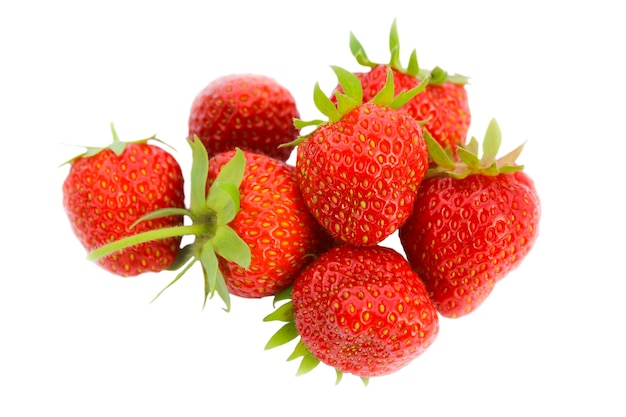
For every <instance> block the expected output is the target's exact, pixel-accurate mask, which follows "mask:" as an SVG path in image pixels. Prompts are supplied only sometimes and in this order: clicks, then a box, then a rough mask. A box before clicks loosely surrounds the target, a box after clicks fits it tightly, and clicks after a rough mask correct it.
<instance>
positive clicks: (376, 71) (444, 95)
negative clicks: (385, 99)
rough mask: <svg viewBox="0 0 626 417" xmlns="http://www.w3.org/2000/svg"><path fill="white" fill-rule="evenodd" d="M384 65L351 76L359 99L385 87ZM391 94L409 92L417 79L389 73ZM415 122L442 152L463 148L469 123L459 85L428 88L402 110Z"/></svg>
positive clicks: (466, 97)
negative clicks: (356, 81) (359, 89)
mask: <svg viewBox="0 0 626 417" xmlns="http://www.w3.org/2000/svg"><path fill="white" fill-rule="evenodd" d="M389 69H390V67H389V66H388V65H377V66H375V67H374V68H372V69H371V70H370V71H368V72H359V73H355V74H356V75H357V77H358V78H359V79H360V80H361V84H362V86H363V99H364V100H371V99H372V98H373V97H375V96H376V94H377V93H378V92H379V91H380V89H381V88H382V87H383V85H384V84H385V80H386V79H387V71H388V70H389ZM392 71H393V75H394V81H395V92H396V94H398V93H399V92H400V91H403V90H405V91H406V90H410V89H412V88H414V87H416V86H417V85H419V83H420V80H419V79H418V78H417V77H414V76H412V75H408V74H405V73H402V72H400V71H398V70H395V69H393V70H392ZM402 109H403V110H405V111H407V112H408V113H409V114H410V115H411V116H413V117H414V118H415V119H417V120H419V121H424V122H426V123H425V125H424V127H425V128H426V129H427V130H428V132H429V133H430V134H431V135H432V136H433V138H434V139H435V140H437V142H439V143H440V144H441V145H442V146H443V147H444V148H445V147H448V146H449V147H450V148H451V149H455V148H456V147H457V146H458V145H461V144H464V143H465V142H466V139H467V132H468V130H469V126H470V123H471V112H470V108H469V100H468V95H467V90H466V88H465V85H463V84H455V83H453V82H450V81H445V82H444V83H442V84H438V85H435V84H428V85H427V86H426V88H425V89H424V91H422V92H421V93H419V94H417V95H416V96H415V97H414V98H413V99H412V100H410V101H409V102H408V103H407V104H405V105H404V106H403V107H402Z"/></svg>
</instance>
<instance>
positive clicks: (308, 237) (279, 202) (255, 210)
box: [207, 151, 327, 298]
mask: <svg viewBox="0 0 626 417" xmlns="http://www.w3.org/2000/svg"><path fill="white" fill-rule="evenodd" d="M234 153H235V151H229V152H224V153H221V154H218V155H216V156H214V157H213V158H211V160H210V163H209V181H208V184H207V185H208V186H210V185H211V184H212V183H213V181H215V178H217V175H218V174H219V171H220V169H221V167H222V166H223V165H224V164H225V163H226V162H228V161H229V160H230V159H231V158H232V156H233V155H234ZM244 155H245V158H246V169H245V172H244V181H243V182H242V183H241V186H240V187H239V191H240V194H241V209H240V211H239V212H238V213H237V216H236V217H235V218H234V219H233V220H232V222H231V223H230V226H231V227H232V228H233V230H234V231H235V232H236V233H237V234H238V235H239V236H241V238H242V239H243V240H244V241H245V242H246V244H248V246H249V247H250V250H251V260H252V261H251V264H250V266H249V268H247V269H244V268H242V267H241V266H239V265H237V264H236V263H235V262H230V261H227V260H225V259H221V261H222V262H221V263H220V269H221V270H222V273H223V274H224V278H225V279H226V284H227V286H228V289H229V290H230V292H231V294H235V295H239V296H242V297H246V298H259V297H265V296H268V295H275V294H277V293H278V292H280V291H282V290H284V289H285V288H286V287H288V286H289V285H291V283H292V282H293V280H294V279H295V276H296V274H297V273H298V272H300V270H301V269H302V268H303V267H304V266H305V265H306V264H307V263H308V261H310V260H311V259H310V258H306V256H307V255H313V254H317V253H318V252H319V251H321V250H323V247H324V246H323V245H324V244H325V243H326V242H327V238H326V237H325V232H324V230H323V229H322V228H321V227H320V226H319V225H318V224H317V222H316V221H315V219H314V218H313V216H312V215H311V213H310V212H309V210H308V209H307V207H306V205H305V203H304V200H303V198H302V195H301V193H300V188H299V186H298V183H297V181H296V170H295V167H293V166H291V165H287V164H286V163H285V162H283V161H280V160H278V159H275V158H271V157H268V156H266V155H262V154H257V153H253V152H248V151H244Z"/></svg>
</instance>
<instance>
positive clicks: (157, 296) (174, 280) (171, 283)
mask: <svg viewBox="0 0 626 417" xmlns="http://www.w3.org/2000/svg"><path fill="white" fill-rule="evenodd" d="M196 262H198V260H197V259H196V258H193V259H192V260H191V261H190V262H189V263H187V265H185V267H184V268H183V269H182V270H181V271H180V272H179V273H178V274H177V275H176V277H175V278H174V279H173V280H172V281H171V282H170V283H169V284H167V285H166V286H165V288H163V289H162V290H161V291H159V293H158V294H157V295H155V296H154V298H153V299H152V301H150V302H151V303H153V302H154V301H155V300H156V299H157V298H159V297H160V296H161V294H163V293H164V292H165V290H167V289H168V288H169V287H171V286H172V285H174V284H175V283H176V281H178V280H179V279H180V278H181V277H182V276H183V275H185V273H186V272H187V271H188V270H189V269H191V267H192V266H193V265H194V264H195V263H196Z"/></svg>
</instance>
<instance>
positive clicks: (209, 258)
mask: <svg viewBox="0 0 626 417" xmlns="http://www.w3.org/2000/svg"><path fill="white" fill-rule="evenodd" d="M200 263H201V264H202V269H203V270H204V305H203V307H204V306H206V301H207V299H208V298H212V297H213V294H214V293H215V287H216V282H217V275H218V273H219V261H218V260H217V256H216V255H215V251H214V250H213V247H212V246H211V245H210V244H205V245H204V246H203V247H202V249H201V250H200Z"/></svg>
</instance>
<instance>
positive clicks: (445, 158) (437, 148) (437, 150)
mask: <svg viewBox="0 0 626 417" xmlns="http://www.w3.org/2000/svg"><path fill="white" fill-rule="evenodd" d="M423 132H424V141H425V142H426V146H427V147H428V154H429V156H430V159H432V160H433V161H434V162H435V164H436V165H437V167H438V168H441V169H444V170H453V169H455V168H456V163H455V162H454V160H453V159H452V157H451V156H450V155H449V154H448V153H447V152H446V151H445V149H443V147H442V146H441V145H440V144H439V142H437V141H436V140H435V138H433V137H432V135H431V134H430V132H428V130H426V129H423Z"/></svg>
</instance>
